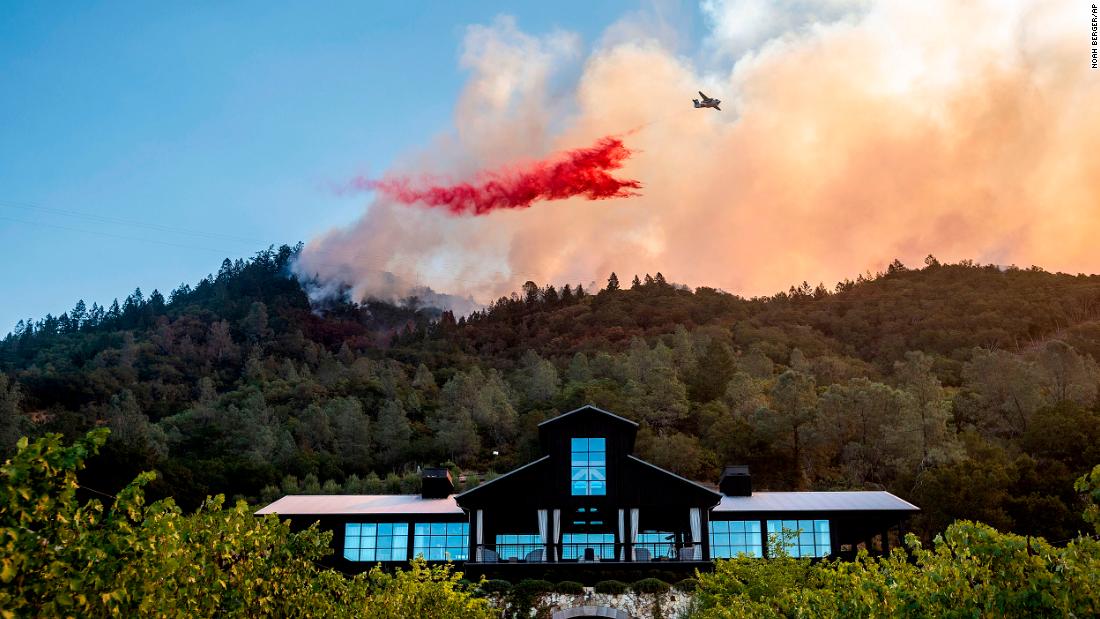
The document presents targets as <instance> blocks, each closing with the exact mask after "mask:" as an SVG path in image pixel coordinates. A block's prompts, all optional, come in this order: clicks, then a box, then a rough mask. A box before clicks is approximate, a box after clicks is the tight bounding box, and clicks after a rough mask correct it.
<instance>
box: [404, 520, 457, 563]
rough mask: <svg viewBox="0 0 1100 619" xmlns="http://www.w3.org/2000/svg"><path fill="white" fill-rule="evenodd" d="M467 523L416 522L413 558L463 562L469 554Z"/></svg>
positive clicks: (414, 526)
mask: <svg viewBox="0 0 1100 619" xmlns="http://www.w3.org/2000/svg"><path fill="white" fill-rule="evenodd" d="M469 543H470V524H469V523H468V522H418V523H416V524H415V525H413V556H414V557H416V556H419V557H424V558H425V559H427V560H428V561H465V560H466V559H467V557H468V556H469V554H470V550H469V549H470V546H469Z"/></svg>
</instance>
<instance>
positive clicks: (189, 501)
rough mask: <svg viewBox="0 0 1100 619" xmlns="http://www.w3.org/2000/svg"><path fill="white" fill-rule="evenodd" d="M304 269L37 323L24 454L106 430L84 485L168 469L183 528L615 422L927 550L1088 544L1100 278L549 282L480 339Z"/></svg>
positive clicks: (479, 320) (667, 453)
mask: <svg viewBox="0 0 1100 619" xmlns="http://www.w3.org/2000/svg"><path fill="white" fill-rule="evenodd" d="M296 251H297V249H296V248H291V247H286V246H284V247H281V248H278V249H272V250H268V251H265V252H261V253H259V254H258V255H257V256H255V257H254V258H253V259H251V260H248V261H237V262H230V261H228V260H227V261H225V262H224V263H223V265H222V267H221V269H220V270H219V271H218V273H217V274H216V275H211V276H210V277H208V278H206V279H204V280H202V281H200V282H198V283H197V284H196V285H195V286H194V287H190V286H187V285H183V286H180V287H179V288H178V289H176V290H175V291H172V292H171V294H169V295H168V296H167V298H165V296H164V295H162V294H160V293H159V292H156V291H153V292H152V293H150V294H148V295H145V294H143V293H142V292H141V291H139V290H137V291H134V293H132V294H131V295H130V296H128V297H127V298H126V299H125V300H124V301H122V302H121V303H120V302H115V303H113V304H111V305H110V306H109V307H106V308H104V307H100V306H98V305H94V304H93V305H92V306H91V307H88V306H87V305H86V304H85V303H84V302H78V303H77V304H76V306H75V307H74V308H73V309H72V310H71V311H68V312H65V313H64V314H62V315H61V316H58V317H54V316H46V317H45V318H43V319H40V320H36V321H26V322H24V323H21V324H20V325H19V326H18V328H17V329H16V330H15V332H13V333H11V334H10V335H8V336H7V337H6V338H5V339H4V340H3V341H2V342H0V370H2V373H0V444H2V447H0V448H2V449H3V451H4V454H5V456H6V455H7V454H9V453H10V452H11V451H12V450H13V446H14V444H15V441H16V438H17V437H18V436H20V435H32V436H37V435H42V434H44V433H46V432H61V433H63V434H65V435H66V438H67V439H68V440H69V441H73V440H76V439H77V438H78V437H80V436H82V435H83V434H84V433H85V432H86V431H87V430H89V429H91V428H93V427H97V426H107V427H109V428H110V429H111V430H112V433H111V435H110V438H109V440H108V441H107V444H106V445H105V447H104V449H103V450H102V451H101V453H100V455H99V456H97V457H95V458H92V459H91V460H89V463H88V464H89V466H88V468H87V469H86V470H85V471H83V472H82V477H81V482H82V485H84V486H85V487H87V488H93V489H96V490H99V491H102V492H106V493H113V492H115V491H117V490H118V489H119V488H121V487H123V486H124V485H125V484H126V483H127V482H129V481H130V480H131V479H133V477H134V476H135V474H136V473H137V472H139V471H142V470H156V471H158V472H159V473H160V475H159V476H158V478H157V480H156V481H154V482H153V483H152V484H150V486H149V487H148V490H149V493H150V494H151V495H154V496H169V495H171V496H174V497H176V500H177V501H178V502H179V503H180V504H181V505H182V506H183V507H185V508H193V507H195V506H197V505H199V504H201V502H202V501H203V499H204V497H205V496H206V495H208V494H214V493H227V494H229V495H231V496H233V495H239V496H242V497H244V498H247V499H250V500H255V501H259V500H266V499H270V498H273V497H275V496H278V495H280V494H282V493H286V492H398V491H409V490H413V489H415V488H416V485H417V483H418V480H417V477H416V475H415V470H416V467H417V466H418V465H429V464H436V463H443V462H450V463H452V464H453V465H454V466H455V467H457V468H459V469H461V470H462V471H463V472H465V473H466V483H467V484H472V483H477V481H478V480H479V479H484V478H485V476H487V475H491V474H493V473H494V472H503V471H506V470H508V469H510V468H512V467H514V466H516V465H519V464H522V463H524V462H526V461H527V460H529V459H530V458H531V457H532V455H533V454H534V450H535V448H536V446H535V441H534V439H535V436H536V432H535V427H536V425H537V424H538V423H539V422H541V421H543V420H544V419H546V418H548V417H550V416H553V415H555V414H557V413H559V412H561V411H565V410H569V409H571V408H574V407H576V406H579V405H581V404H584V403H593V404H595V405H597V406H600V407H602V408H606V409H608V410H611V411H613V412H616V413H618V414H621V415H624V416H626V417H629V418H632V419H635V420H637V421H639V422H641V423H642V425H643V430H642V432H641V434H640V436H639V441H638V449H639V451H640V452H641V456H642V457H644V458H647V459H649V460H651V461H653V462H655V463H657V464H660V465H661V466H665V467H667V468H670V469H672V470H674V471H677V472H679V473H682V474H684V475H686V476H689V477H693V478H696V479H700V480H714V479H716V477H717V473H718V471H719V469H720V467H721V466H722V465H723V464H725V463H746V464H750V465H751V466H752V467H753V476H754V478H755V479H754V483H755V486H756V487H757V488H758V489H762V488H770V489H784V488H807V489H844V488H885V489H889V490H891V491H892V492H895V493H896V494H898V495H900V496H902V497H904V498H906V499H909V500H911V501H913V502H915V503H917V504H918V505H920V506H921V507H922V508H923V509H924V513H923V514H922V516H921V517H920V519H919V520H918V521H917V522H916V523H914V524H915V525H916V526H917V529H918V532H920V533H922V534H928V533H931V532H937V531H940V530H942V529H943V528H944V527H945V526H946V525H947V524H948V523H949V522H951V521H952V520H954V519H957V518H968V519H974V520H981V521H983V522H986V523H989V524H991V525H993V526H995V527H998V528H1000V529H1004V530H1011V531H1015V532H1019V533H1026V534H1038V535H1043V536H1046V537H1047V538H1048V539H1050V540H1055V541H1057V540H1062V539H1066V538H1069V537H1071V536H1072V535H1073V534H1074V533H1075V532H1077V531H1078V530H1080V529H1082V528H1083V524H1082V521H1081V520H1080V513H1081V511H1082V509H1081V505H1079V504H1078V501H1079V497H1078V496H1077V495H1076V494H1074V492H1073V490H1072V486H1073V480H1074V479H1075V478H1077V477H1079V476H1081V475H1083V474H1085V473H1086V472H1088V471H1089V470H1090V469H1091V468H1092V465H1094V464H1096V463H1097V462H1100V408H1098V403H1097V388H1098V386H1100V368H1098V366H1097V363H1096V361H1095V360H1094V357H1097V356H1100V277H1096V276H1087V277H1086V276H1071V275H1064V274H1051V273H1047V272H1044V271H1042V270H1041V269H1038V268H1031V269H1026V270H1023V269H1016V268H999V267H994V266H980V265H974V264H971V263H961V264H951V265H948V264H940V263H938V262H937V261H936V260H935V259H933V258H931V257H929V258H928V259H927V260H926V264H925V265H924V266H923V268H920V269H908V268H906V267H905V266H903V265H901V264H900V263H897V262H895V263H894V264H893V265H891V267H890V268H889V269H888V270H887V272H885V273H880V274H873V275H872V274H866V275H864V276H860V277H858V278H857V279H856V280H855V281H845V282H842V283H841V284H839V285H837V286H836V288H835V289H834V290H828V289H826V288H825V287H823V286H820V285H819V286H818V287H816V288H814V287H812V286H810V285H808V284H802V285H800V286H795V287H792V288H791V289H790V290H789V291H788V292H785V293H780V294H777V295H775V296H773V297H768V298H754V299H745V298H741V297H737V296H735V295H730V294H727V293H724V292H721V291H718V290H714V289H709V288H698V289H695V290H689V289H686V288H684V287H682V286H678V285H673V284H670V283H668V282H667V281H666V279H665V277H664V276H662V275H661V274H654V275H653V276H652V277H651V276H649V275H646V274H639V276H640V277H634V278H633V281H631V282H628V281H627V279H628V278H629V277H630V276H626V275H624V277H623V281H622V282H621V283H620V281H619V278H618V277H616V276H614V275H613V276H612V277H611V278H610V280H609V282H608V284H607V286H606V287H605V288H604V289H601V290H584V289H583V288H581V287H580V286H573V285H569V286H564V287H561V288H557V287H554V286H539V285H536V284H534V283H531V282H528V283H527V284H525V285H524V286H523V288H522V290H520V291H519V292H517V293H516V294H514V295H512V296H511V297H509V298H502V299H500V300H498V301H497V302H495V303H493V304H492V305H491V306H490V307H488V308H486V309H485V310H483V311H481V312H477V313H475V314H473V315H471V316H468V317H462V318H459V319H458V320H456V319H455V317H454V316H453V315H451V314H450V313H448V312H439V311H437V310H434V309H431V308H425V307H421V304H420V303H419V302H418V300H417V299H415V298H410V299H405V300H403V301H401V302H400V303H398V304H392V303H386V302H379V301H365V302H362V303H359V302H352V301H351V300H349V299H343V300H333V301H329V302H326V303H324V304H323V305H316V306H311V304H310V301H309V298H308V296H307V294H306V292H305V291H306V290H307V289H308V288H309V285H310V282H300V281H299V280H298V279H296V278H294V277H293V276H291V275H290V274H289V273H290V269H289V265H290V264H291V262H292V261H293V260H294V258H295V255H296ZM631 275H633V274H631ZM494 453H496V454H498V455H493V454H494Z"/></svg>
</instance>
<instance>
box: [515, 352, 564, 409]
mask: <svg viewBox="0 0 1100 619" xmlns="http://www.w3.org/2000/svg"><path fill="white" fill-rule="evenodd" d="M515 383H516V386H517V387H518V389H519V391H520V397H521V399H522V400H523V401H526V402H528V403H531V404H534V405H544V404H546V403H548V402H550V400H552V399H553V398H554V397H556V396H557V395H558V391H559V390H560V389H561V380H560V379H559V378H558V370H557V368H555V367H554V364H553V363H550V362H549V361H547V360H545V359H543V358H542V357H540V356H539V354H538V353H537V352H535V351H533V350H528V351H527V352H526V353H524V355H523V358H522V359H520V370H519V372H518V373H517V375H516V380H515Z"/></svg>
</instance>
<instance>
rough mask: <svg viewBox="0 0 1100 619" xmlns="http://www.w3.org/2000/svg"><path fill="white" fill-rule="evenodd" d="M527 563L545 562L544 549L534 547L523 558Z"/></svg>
mask: <svg viewBox="0 0 1100 619" xmlns="http://www.w3.org/2000/svg"><path fill="white" fill-rule="evenodd" d="M523 560H524V561H526V562H527V563H545V562H546V549H545V548H536V549H535V550H532V551H531V552H529V553H527V556H526V557H524V558H523Z"/></svg>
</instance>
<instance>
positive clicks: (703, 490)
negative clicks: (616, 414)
mask: <svg viewBox="0 0 1100 619" xmlns="http://www.w3.org/2000/svg"><path fill="white" fill-rule="evenodd" d="M626 459H627V461H629V462H634V463H636V464H637V465H638V466H641V467H645V468H648V469H649V470H651V471H654V472H656V473H657V474H659V475H662V476H665V477H668V478H669V479H674V480H676V481H677V482H679V483H681V484H685V485H686V486H687V487H689V488H693V489H694V490H695V491H696V492H697V493H698V494H700V495H702V496H706V497H708V498H709V501H710V504H711V505H713V504H714V500H715V499H718V498H720V497H722V494H721V493H718V492H715V491H714V490H712V489H711V488H707V487H706V486H704V485H703V484H701V483H699V482H697V481H692V480H690V479H688V478H686V477H682V476H680V475H677V474H676V473H673V472H672V471H668V470H665V469H663V468H661V467H659V466H657V465H656V464H653V463H652V462H646V461H645V460H642V459H641V458H639V457H637V456H634V455H629V456H627V457H626Z"/></svg>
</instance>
